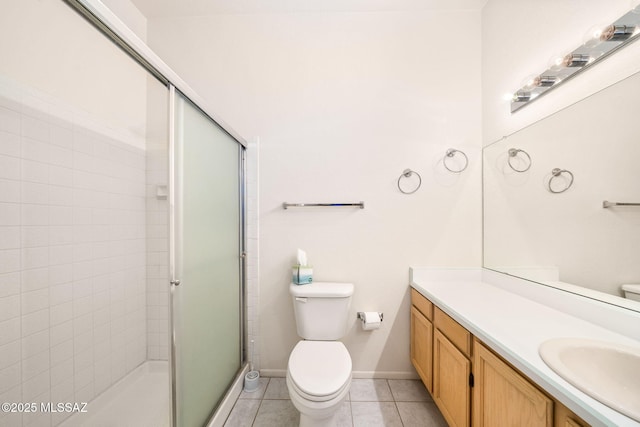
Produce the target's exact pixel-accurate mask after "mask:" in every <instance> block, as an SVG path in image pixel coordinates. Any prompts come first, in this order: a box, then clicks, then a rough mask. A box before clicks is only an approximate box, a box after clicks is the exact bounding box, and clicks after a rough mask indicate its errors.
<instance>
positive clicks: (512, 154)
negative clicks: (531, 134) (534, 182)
mask: <svg viewBox="0 0 640 427" xmlns="http://www.w3.org/2000/svg"><path fill="white" fill-rule="evenodd" d="M518 153H522V154H524V155H525V156H527V167H525V168H524V169H518V168H516V167H515V166H513V164H512V163H511V159H513V158H515V157H517V156H518ZM507 162H508V163H509V167H510V168H511V169H513V170H514V171H516V172H520V173H522V172H526V171H528V170H529V168H530V167H531V156H530V155H529V153H527V152H526V151H524V150H521V149H519V148H509V158H508V159H507Z"/></svg>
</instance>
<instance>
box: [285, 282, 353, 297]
mask: <svg viewBox="0 0 640 427" xmlns="http://www.w3.org/2000/svg"><path fill="white" fill-rule="evenodd" d="M289 292H290V293H291V295H293V296H294V297H307V298H347V297H350V296H351V295H353V283H338V282H313V283H309V284H307V285H295V284H293V283H292V284H291V285H289Z"/></svg>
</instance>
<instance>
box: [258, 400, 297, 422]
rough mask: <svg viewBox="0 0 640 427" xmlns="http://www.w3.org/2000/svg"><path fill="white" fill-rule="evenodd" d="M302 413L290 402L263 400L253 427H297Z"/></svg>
mask: <svg viewBox="0 0 640 427" xmlns="http://www.w3.org/2000/svg"><path fill="white" fill-rule="evenodd" d="M299 423H300V413H299V412H298V410H297V409H296V408H295V406H293V403H291V401H290V400H263V401H262V404H261V405H260V409H258V414H257V415H256V420H255V421H254V423H253V427H297V426H298V424H299Z"/></svg>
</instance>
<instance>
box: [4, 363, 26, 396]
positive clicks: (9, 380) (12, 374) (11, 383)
mask: <svg viewBox="0 0 640 427" xmlns="http://www.w3.org/2000/svg"><path fill="white" fill-rule="evenodd" d="M20 381H21V367H20V363H16V364H14V365H11V366H9V367H7V368H4V369H2V370H0V393H4V392H6V391H8V390H9V389H11V388H12V387H15V386H16V385H18V384H20Z"/></svg>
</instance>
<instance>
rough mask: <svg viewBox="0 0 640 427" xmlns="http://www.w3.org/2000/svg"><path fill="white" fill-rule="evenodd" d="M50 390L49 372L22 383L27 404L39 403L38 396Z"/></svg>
mask: <svg viewBox="0 0 640 427" xmlns="http://www.w3.org/2000/svg"><path fill="white" fill-rule="evenodd" d="M50 388H51V382H50V374H49V371H48V370H47V371H45V372H42V373H41V374H38V375H36V376H35V377H33V378H31V379H28V380H26V381H23V382H22V398H23V399H24V401H25V402H37V401H38V400H37V398H38V396H39V395H41V394H43V393H46V392H49V390H50ZM45 401H48V400H45Z"/></svg>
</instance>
